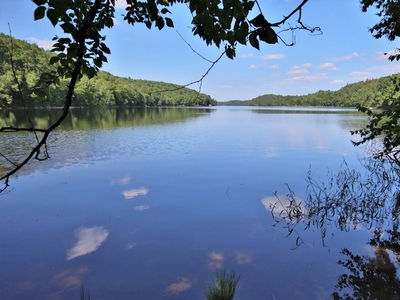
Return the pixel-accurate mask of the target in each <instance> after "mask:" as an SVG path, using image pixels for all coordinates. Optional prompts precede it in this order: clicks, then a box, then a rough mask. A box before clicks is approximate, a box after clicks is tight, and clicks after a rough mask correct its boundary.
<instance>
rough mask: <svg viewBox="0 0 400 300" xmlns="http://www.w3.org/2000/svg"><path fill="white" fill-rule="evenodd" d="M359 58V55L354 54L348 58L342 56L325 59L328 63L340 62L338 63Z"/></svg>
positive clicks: (347, 56)
mask: <svg viewBox="0 0 400 300" xmlns="http://www.w3.org/2000/svg"><path fill="white" fill-rule="evenodd" d="M355 57H358V53H357V52H354V53H352V54H350V55H346V56H341V57H327V58H325V60H326V61H332V62H338V61H343V60H350V59H352V58H355Z"/></svg>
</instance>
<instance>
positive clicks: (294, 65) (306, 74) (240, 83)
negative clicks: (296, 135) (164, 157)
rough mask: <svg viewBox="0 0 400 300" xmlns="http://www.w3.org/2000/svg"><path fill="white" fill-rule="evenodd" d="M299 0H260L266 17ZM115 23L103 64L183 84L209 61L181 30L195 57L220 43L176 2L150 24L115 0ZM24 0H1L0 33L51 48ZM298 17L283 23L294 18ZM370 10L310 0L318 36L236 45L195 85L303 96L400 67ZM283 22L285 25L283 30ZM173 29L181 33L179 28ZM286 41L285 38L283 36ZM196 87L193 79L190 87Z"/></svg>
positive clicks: (218, 91)
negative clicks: (194, 26)
mask: <svg viewBox="0 0 400 300" xmlns="http://www.w3.org/2000/svg"><path fill="white" fill-rule="evenodd" d="M300 2H301V0H260V4H261V7H262V11H263V13H264V15H265V16H266V19H267V20H268V21H270V22H271V23H272V22H276V21H279V20H280V19H281V18H282V16H283V15H287V14H288V13H289V12H291V11H292V10H293V9H294V8H295V7H296V6H297V5H298V4H299V3H300ZM117 4H118V6H119V8H118V9H117V11H116V20H115V26H114V27H113V28H112V29H111V30H107V31H105V34H106V36H107V41H106V44H107V45H108V46H109V48H110V49H111V55H110V56H109V57H108V60H109V63H108V64H106V65H105V66H104V67H103V70H105V71H108V72H110V73H112V74H114V75H118V76H123V77H131V78H134V79H147V80H156V81H164V82H171V83H176V84H187V83H189V82H192V81H195V80H197V79H199V78H200V77H201V76H202V75H203V74H204V73H205V72H206V71H207V69H208V68H209V66H210V65H209V63H208V62H206V61H205V60H203V59H202V58H200V57H199V56H198V55H196V54H195V53H194V52H193V51H192V50H191V49H190V48H189V47H188V45H187V44H186V43H185V42H184V41H183V40H182V38H181V37H180V36H179V35H181V36H182V37H183V38H184V39H185V40H186V41H187V42H188V43H190V45H191V46H192V47H193V48H194V49H195V50H196V51H197V52H199V53H200V54H201V55H203V56H204V57H206V58H207V59H209V60H215V59H216V58H217V57H218V56H219V55H220V53H221V51H222V50H221V49H218V48H216V47H214V46H209V47H207V46H206V45H205V43H204V42H203V41H202V40H200V39H199V38H198V37H194V36H193V35H192V33H191V29H190V14H189V10H188V9H187V8H186V7H185V6H182V5H180V6H176V7H175V8H174V9H173V11H172V16H171V18H172V19H173V20H174V23H175V28H173V29H172V28H167V27H166V28H164V29H163V30H161V31H159V30H158V29H156V28H153V29H152V30H148V29H147V28H146V27H145V26H144V25H142V24H137V25H135V26H131V25H129V24H127V23H125V22H124V21H123V20H122V17H121V15H122V14H123V13H124V9H123V4H124V3H123V0H118V2H117ZM34 9H35V5H34V4H33V3H32V2H31V1H30V0H0V32H3V33H6V34H8V33H9V28H8V23H9V24H10V27H11V31H12V35H13V36H14V37H15V38H18V39H23V40H26V41H28V42H31V43H36V44H38V45H39V46H41V47H43V48H45V49H49V47H50V46H51V39H52V37H53V36H54V35H56V34H57V35H61V31H60V30H59V29H57V28H54V27H53V26H52V25H51V24H50V22H49V21H48V20H47V19H43V20H40V21H33V11H34ZM296 18H297V16H295V17H294V18H293V19H292V20H290V21H289V22H290V23H291V24H295V21H296ZM377 20H378V19H377V17H376V16H375V14H374V12H373V11H371V12H368V13H363V12H361V9H360V4H359V1H358V0H310V1H309V2H308V3H307V4H306V5H305V7H304V9H303V22H304V23H306V24H307V25H310V26H319V27H321V29H322V31H323V35H317V36H313V35H310V34H309V33H307V32H297V33H296V45H295V46H293V47H287V46H285V45H283V44H282V43H280V44H276V45H268V44H261V50H260V51H258V50H256V49H254V48H252V47H250V46H247V47H244V46H240V47H239V48H238V49H237V57H236V58H235V59H234V60H230V59H228V58H226V57H224V58H223V59H221V60H220V61H219V62H218V63H217V64H216V65H215V67H214V68H213V70H212V71H211V72H210V73H209V74H208V75H207V77H206V78H205V79H204V81H203V83H202V86H201V91H202V92H204V93H206V94H209V95H211V96H212V97H213V98H215V99H216V100H218V101H227V100H248V99H251V98H254V97H257V96H259V95H263V94H281V95H304V94H308V93H313V92H316V91H318V90H338V89H340V88H341V87H343V86H345V85H346V84H347V83H353V82H357V81H361V80H365V79H366V78H378V77H382V76H387V75H391V74H394V73H399V72H400V64H399V63H397V62H389V61H388V60H387V58H386V57H385V56H384V54H383V53H384V52H388V51H390V50H392V49H394V48H396V47H400V46H399V45H398V43H397V42H394V43H393V42H389V41H387V40H385V39H380V40H376V39H374V38H373V37H372V35H371V34H370V33H369V32H368V28H369V27H372V26H373V25H374V24H375V23H376V22H377ZM284 28H285V27H284V26H283V27H282V29H284ZM178 32H179V34H178ZM282 37H284V38H285V39H286V40H287V41H288V42H290V41H291V36H290V35H289V36H284V35H283V36H282ZM191 88H193V89H199V85H198V84H197V85H193V86H191Z"/></svg>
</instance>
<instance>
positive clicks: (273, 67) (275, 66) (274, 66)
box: [270, 64, 281, 69]
mask: <svg viewBox="0 0 400 300" xmlns="http://www.w3.org/2000/svg"><path fill="white" fill-rule="evenodd" d="M280 66H281V65H279V64H274V65H272V66H270V68H271V69H278V68H279V67H280Z"/></svg>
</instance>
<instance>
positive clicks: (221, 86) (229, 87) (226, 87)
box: [219, 84, 233, 89]
mask: <svg viewBox="0 0 400 300" xmlns="http://www.w3.org/2000/svg"><path fill="white" fill-rule="evenodd" d="M219 88H220V89H231V88H233V86H231V85H227V84H224V85H220V86H219Z"/></svg>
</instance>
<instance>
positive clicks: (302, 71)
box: [286, 66, 309, 75]
mask: <svg viewBox="0 0 400 300" xmlns="http://www.w3.org/2000/svg"><path fill="white" fill-rule="evenodd" d="M306 73H309V71H308V70H306V69H304V68H300V67H299V66H294V67H291V68H290V71H289V72H287V73H286V74H288V75H298V74H306Z"/></svg>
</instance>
